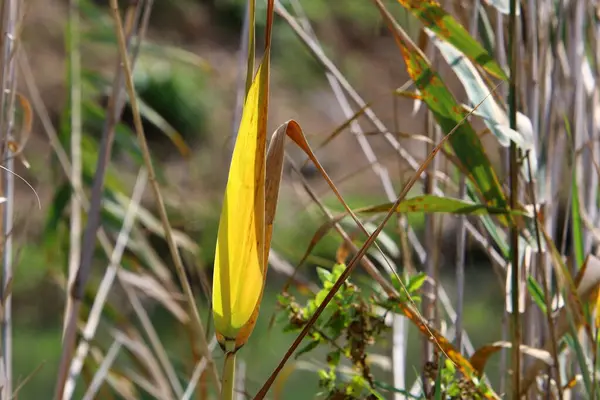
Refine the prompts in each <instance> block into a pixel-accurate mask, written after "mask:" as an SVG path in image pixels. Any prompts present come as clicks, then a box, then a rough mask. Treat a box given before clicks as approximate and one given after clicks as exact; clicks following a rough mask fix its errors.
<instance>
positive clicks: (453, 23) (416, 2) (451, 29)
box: [398, 0, 507, 80]
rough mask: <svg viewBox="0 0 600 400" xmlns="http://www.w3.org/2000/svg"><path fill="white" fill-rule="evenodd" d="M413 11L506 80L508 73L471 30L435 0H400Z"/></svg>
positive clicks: (445, 37) (496, 75)
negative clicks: (474, 37) (471, 33)
mask: <svg viewBox="0 0 600 400" xmlns="http://www.w3.org/2000/svg"><path fill="white" fill-rule="evenodd" d="M398 2H399V3H400V4H402V6H404V7H405V8H406V9H408V10H409V11H411V12H412V13H413V14H414V15H415V16H416V17H417V18H418V19H419V20H420V21H421V22H422V23H423V24H424V25H425V26H426V27H427V28H429V29H431V30H432V31H433V32H435V34H436V35H437V36H438V37H440V38H442V39H444V40H446V41H448V42H449V43H451V44H452V45H453V46H454V47H456V48H457V49H458V50H460V51H461V52H462V53H464V54H465V55H466V56H467V57H469V58H470V59H471V60H473V61H474V62H475V63H477V64H479V65H481V66H482V67H483V68H484V69H485V70H486V71H487V72H488V73H490V74H492V75H493V76H495V77H496V78H500V79H503V80H506V79H507V77H506V74H505V73H504V71H503V70H502V68H500V66H499V65H498V64H497V63H496V61H494V59H493V57H492V56H491V55H490V54H489V53H488V52H487V51H486V50H485V49H484V48H483V46H481V45H480V44H479V43H478V42H477V41H476V40H475V39H473V37H472V36H471V35H469V32H467V30H466V29H465V28H464V27H463V26H462V25H461V24H460V23H459V22H458V21H457V20H456V19H454V17H452V16H451V15H450V14H448V13H447V12H446V11H444V9H443V8H442V7H441V6H440V4H438V3H437V2H436V1H435V0H425V1H423V0H398Z"/></svg>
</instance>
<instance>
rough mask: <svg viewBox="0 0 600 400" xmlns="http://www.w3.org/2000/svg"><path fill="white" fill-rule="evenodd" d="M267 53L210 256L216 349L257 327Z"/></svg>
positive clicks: (262, 234) (242, 126)
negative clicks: (213, 261)
mask: <svg viewBox="0 0 600 400" xmlns="http://www.w3.org/2000/svg"><path fill="white" fill-rule="evenodd" d="M268 92H269V55H268V53H267V54H266V55H265V58H264V59H263V62H262V63H261V65H260V67H259V69H258V72H257V74H256V77H255V79H254V82H253V83H252V86H251V87H250V91H249V92H248V96H247V97H246V102H245V104H244V109H243V113H242V119H241V122H240V128H239V133H238V136H237V140H236V144H235V148H234V150H233V156H232V161H231V167H230V170H229V178H228V181H227V188H226V191H225V198H224V200H223V208H222V211H221V219H220V223H219V231H218V237H217V245H216V252H215V269H214V279H213V317H214V320H215V328H216V330H217V334H218V337H219V342H220V343H221V345H225V341H228V340H229V341H235V346H236V348H237V347H241V346H242V345H243V344H244V343H245V342H246V341H247V339H248V336H249V334H250V333H251V331H252V329H253V328H254V324H255V323H256V315H257V306H258V303H259V302H260V299H261V296H262V290H263V281H264V275H265V274H266V263H265V261H266V260H265V257H264V255H265V180H266V141H267V138H266V134H267V133H266V130H267V111H268Z"/></svg>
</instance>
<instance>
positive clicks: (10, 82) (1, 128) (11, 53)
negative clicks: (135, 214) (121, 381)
mask: <svg viewBox="0 0 600 400" xmlns="http://www.w3.org/2000/svg"><path fill="white" fill-rule="evenodd" d="M3 5H4V7H3V10H2V13H3V15H2V16H3V19H2V26H3V32H2V33H3V47H4V53H3V55H2V57H3V63H2V95H1V101H0V106H1V107H0V110H2V112H0V132H1V133H0V134H1V135H2V149H3V152H2V154H3V155H2V157H3V159H4V160H6V164H5V165H4V167H5V168H6V169H3V172H2V181H3V188H2V189H3V192H4V193H3V195H4V197H5V198H6V199H7V200H6V202H5V203H4V206H3V213H2V241H3V251H2V286H1V287H0V298H1V299H3V304H2V308H3V312H2V319H1V320H0V325H1V329H0V331H1V334H2V362H3V370H4V377H3V378H4V384H3V387H2V398H5V399H9V398H11V397H12V378H13V376H12V350H13V349H12V294H11V289H10V287H11V284H12V279H13V248H12V245H13V241H12V231H13V218H14V215H13V214H14V175H13V174H12V173H11V171H13V169H14V156H13V154H12V152H11V151H10V150H9V148H8V142H9V141H10V140H12V137H13V129H14V117H15V89H16V68H15V60H16V57H15V56H16V48H17V47H16V46H17V44H16V36H17V29H16V25H17V18H18V15H19V14H18V8H19V2H18V1H16V0H7V1H4V4H3Z"/></svg>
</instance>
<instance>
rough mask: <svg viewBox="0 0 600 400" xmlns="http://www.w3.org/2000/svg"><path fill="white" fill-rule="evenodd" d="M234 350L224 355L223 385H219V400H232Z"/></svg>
mask: <svg viewBox="0 0 600 400" xmlns="http://www.w3.org/2000/svg"><path fill="white" fill-rule="evenodd" d="M236 354H237V352H236V351H235V350H233V351H228V352H227V353H225V363H224V364H223V384H222V385H221V387H222V389H221V400H234V397H235V396H234V386H235V355H236Z"/></svg>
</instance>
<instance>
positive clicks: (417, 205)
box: [302, 195, 525, 260]
mask: <svg viewBox="0 0 600 400" xmlns="http://www.w3.org/2000/svg"><path fill="white" fill-rule="evenodd" d="M393 205H394V204H393V203H384V204H378V205H374V206H367V207H361V208H356V209H353V210H352V212H354V213H355V214H384V213H387V212H389V210H390V209H391V208H392V207H393ZM396 212H398V213H403V214H412V213H448V214H468V215H477V216H481V217H486V216H487V217H489V215H491V214H493V215H504V214H517V215H525V212H523V211H517V210H512V211H511V210H509V209H508V208H506V207H495V206H486V205H484V204H478V203H473V202H470V201H465V200H459V199H455V198H451V197H441V196H434V195H422V196H417V197H412V198H410V199H406V200H404V201H402V202H400V204H398V207H397V208H396ZM348 216H349V214H348V213H347V212H343V213H341V214H339V215H337V216H335V217H334V218H332V219H331V220H330V221H327V222H325V223H324V224H322V225H321V226H320V227H319V228H318V229H317V230H316V232H315V234H314V235H313V237H312V239H311V241H310V243H309V245H308V248H307V249H306V251H305V252H304V255H303V256H302V260H305V259H306V258H307V257H308V255H309V254H310V253H311V252H312V250H313V249H314V248H315V247H316V246H317V244H319V242H320V241H321V240H322V239H323V238H324V237H325V236H326V235H327V233H329V231H330V230H331V228H332V227H333V226H334V225H335V224H337V223H340V222H342V220H344V219H345V218H347V217H348ZM489 223H490V224H491V225H492V227H493V228H494V229H493V230H496V228H495V225H494V224H493V221H491V219H490V221H489ZM490 229H491V228H490ZM498 231H499V232H501V231H500V230H499V229H498ZM498 240H500V239H498ZM506 246H508V245H506Z"/></svg>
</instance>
